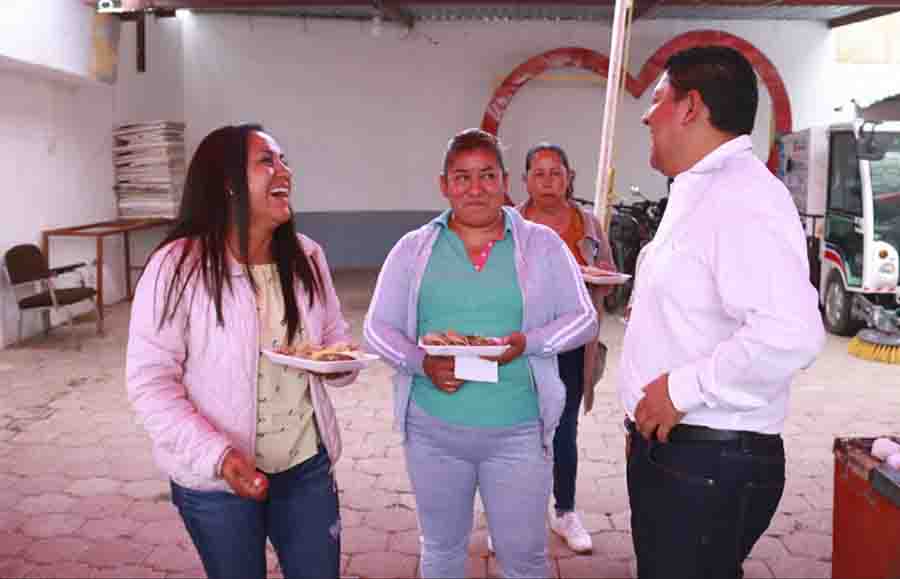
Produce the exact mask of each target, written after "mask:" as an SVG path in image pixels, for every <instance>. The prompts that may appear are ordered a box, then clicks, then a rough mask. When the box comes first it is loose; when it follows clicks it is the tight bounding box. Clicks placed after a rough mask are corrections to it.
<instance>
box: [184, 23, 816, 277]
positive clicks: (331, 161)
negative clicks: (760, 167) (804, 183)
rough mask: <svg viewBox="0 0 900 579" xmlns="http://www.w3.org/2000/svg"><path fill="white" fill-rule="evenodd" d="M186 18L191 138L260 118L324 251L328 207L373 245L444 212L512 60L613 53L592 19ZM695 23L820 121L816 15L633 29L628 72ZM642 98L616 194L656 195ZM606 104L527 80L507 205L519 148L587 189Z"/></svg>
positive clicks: (628, 113)
mask: <svg viewBox="0 0 900 579" xmlns="http://www.w3.org/2000/svg"><path fill="white" fill-rule="evenodd" d="M182 25H183V49H184V70H185V71H186V72H185V75H184V87H185V93H184V94H185V98H184V114H185V118H186V119H187V122H188V138H189V142H190V144H191V145H195V144H196V143H197V142H198V141H199V139H201V138H202V137H203V136H204V135H205V134H207V133H208V132H209V131H210V130H212V129H214V128H216V127H217V126H219V125H221V124H223V123H226V122H234V121H242V120H257V121H260V122H262V123H263V124H265V125H266V126H267V127H269V128H270V130H271V132H272V133H273V134H274V135H275V136H276V138H278V139H279V140H280V141H281V144H282V146H283V147H284V148H285V150H286V151H287V154H288V156H289V157H290V158H291V159H292V161H293V163H294V166H295V168H296V171H297V177H296V179H297V184H296V191H295V194H294V195H295V197H294V206H295V208H296V209H297V211H298V212H299V214H300V215H299V217H300V222H304V220H303V219H302V217H303V215H304V214H307V213H309V214H311V215H310V218H311V219H312V218H314V219H323V220H325V222H326V223H325V225H324V226H323V227H322V228H321V229H322V230H323V232H324V234H325V238H324V239H322V240H321V241H323V242H324V244H325V246H326V248H329V247H330V246H332V245H334V246H340V245H343V242H344V238H345V237H346V231H344V230H342V229H338V228H335V227H330V226H329V225H330V224H333V223H337V221H335V220H336V219H338V218H337V217H331V216H330V215H329V214H331V213H333V212H360V211H363V212H366V213H365V215H366V217H367V219H366V220H359V219H357V220H356V221H357V222H358V228H357V229H355V230H354V232H353V235H354V236H356V237H357V238H359V239H362V240H372V241H374V244H375V245H377V246H383V245H385V243H384V240H383V239H381V238H380V236H383V235H385V234H388V235H390V236H392V237H393V239H396V237H398V236H399V234H400V233H402V231H395V230H394V229H393V225H394V224H397V223H399V222H404V221H407V219H406V218H404V217H400V218H398V216H397V214H398V213H404V212H410V213H409V216H414V215H417V214H418V213H419V212H423V211H424V212H432V213H433V212H434V211H437V210H440V209H442V208H443V207H445V201H444V200H443V198H442V197H441V195H440V193H439V191H438V188H437V186H436V179H437V174H438V171H439V169H440V161H441V156H442V151H443V148H444V146H445V144H446V141H447V139H448V138H449V137H450V136H451V135H452V134H453V133H454V132H456V131H457V130H459V129H461V128H464V127H469V126H476V125H478V124H480V122H481V117H482V115H483V113H484V109H485V106H486V104H487V103H488V101H489V100H490V97H491V94H492V92H493V90H494V88H495V87H496V86H497V84H499V82H500V81H501V80H502V78H503V77H504V76H506V74H508V73H509V72H510V71H512V69H513V68H515V67H516V66H517V65H519V64H521V63H522V62H524V61H525V60H527V59H528V58H530V57H532V56H534V55H536V54H539V53H541V52H544V51H547V50H550V49H554V48H559V47H562V46H573V45H574V46H582V47H586V48H591V49H593V50H596V51H598V52H601V53H604V54H606V53H608V46H609V29H608V28H607V27H605V26H601V25H598V24H594V23H572V22H563V23H550V22H509V23H478V22H475V23H420V24H417V26H416V28H414V29H413V30H412V32H411V33H409V34H407V32H406V31H405V30H402V29H396V28H390V27H388V28H386V29H385V30H384V32H383V33H382V34H381V35H380V36H379V37H373V36H372V35H371V34H370V33H369V26H368V25H367V24H365V23H364V24H360V23H354V22H336V21H321V20H309V21H304V20H298V19H287V18H271V17H269V18H263V17H247V16H228V15H202V14H192V15H190V16H189V17H187V18H184V19H183V20H182ZM698 28H702V29H721V30H726V31H728V32H731V33H732V34H736V35H738V36H741V37H743V38H744V39H746V40H748V41H749V42H751V43H753V44H754V45H755V46H756V47H757V48H759V49H760V50H761V51H762V52H763V53H765V54H766V55H767V56H768V57H769V58H770V59H771V60H772V61H773V62H774V64H775V66H776V67H777V68H778V70H779V71H780V72H781V74H782V76H783V78H784V80H785V83H786V85H787V88H788V91H789V94H790V97H791V100H792V102H793V107H794V119H795V125H796V126H806V125H808V124H811V123H817V122H824V121H825V120H827V119H828V115H829V112H830V109H829V107H828V105H827V103H824V102H823V101H822V99H821V98H820V97H821V89H820V88H818V87H821V86H822V84H823V82H824V79H825V74H826V69H827V67H828V64H829V58H830V55H831V47H830V44H829V41H828V39H829V33H828V30H827V29H826V28H825V26H824V25H820V24H815V23H802V22H799V23H798V22H790V23H788V22H753V23H748V22H699V23H698V22H694V21H647V22H639V23H638V24H637V25H636V26H635V29H634V33H633V38H632V43H631V55H632V64H631V65H630V67H629V68H630V71H631V73H632V74H635V75H636V74H637V73H638V71H639V70H640V66H641V65H642V64H643V62H644V60H645V59H646V58H648V57H649V56H650V55H651V54H653V52H655V51H656V49H657V48H659V47H660V46H662V45H663V44H664V43H665V42H667V41H668V40H670V39H671V38H673V37H674V36H677V35H678V34H681V33H683V32H687V31H690V30H695V29H698ZM573 72H577V71H573ZM569 76H571V75H569ZM650 92H651V91H650V90H648V91H646V92H645V93H644V94H643V95H642V96H641V98H640V99H637V100H636V99H634V98H632V97H630V96H627V95H626V96H625V97H624V102H623V103H622V105H621V108H620V115H619V126H618V132H617V145H616V169H617V175H618V177H617V183H618V189H619V190H620V191H627V190H628V187H629V186H630V185H637V186H639V187H640V189H641V190H642V191H643V192H645V193H646V194H648V195H649V196H658V195H660V194H662V193H663V192H664V190H665V180H664V178H662V176H660V175H658V174H655V173H654V172H653V171H652V170H650V169H649V167H648V165H647V155H648V147H649V141H648V137H647V133H646V130H645V129H644V128H643V127H642V126H641V125H640V116H641V114H642V113H643V111H644V110H645V109H646V108H647V106H648V104H649V101H650ZM604 98H605V85H604V84H602V83H591V82H589V81H584V80H575V81H562V82H560V81H556V82H553V81H544V82H541V81H534V82H532V83H529V84H528V85H526V86H525V87H523V88H522V89H521V90H520V91H519V92H518V93H517V95H516V96H515V98H514V99H513V101H512V104H511V105H510V107H509V108H508V109H507V114H506V117H505V118H504V120H503V123H502V125H501V127H500V136H501V138H502V139H503V141H504V142H505V144H506V145H507V163H508V165H509V168H510V170H511V173H512V176H513V179H512V191H511V194H512V196H513V198H514V199H517V200H518V199H522V198H523V197H524V191H523V188H522V184H521V179H520V175H521V173H522V170H523V163H524V154H525V151H526V150H527V148H528V147H529V146H530V145H531V144H533V143H535V142H536V141H539V140H544V139H548V140H551V141H556V142H558V143H560V144H561V145H563V147H565V148H566V149H567V150H568V151H569V153H570V156H571V158H572V161H573V163H574V166H575V168H576V170H577V172H578V178H577V181H576V186H577V194H578V195H579V196H583V197H589V198H592V197H593V192H594V182H595V179H596V162H597V150H598V147H599V139H600V134H599V127H600V126H601V122H602V112H603V102H604ZM770 106H771V105H770V100H769V98H768V94H766V93H765V91H763V99H762V105H761V107H760V114H759V117H758V122H757V130H756V135H755V139H754V141H755V149H756V150H757V152H758V153H759V154H760V155H761V156H765V155H766V151H767V150H768V147H769V139H770V130H769V127H770V122H771V114H770V110H769V109H770ZM313 216H315V217H313ZM385 220H387V221H385ZM305 222H307V223H308V222H309V219H307V220H305ZM393 239H392V240H393ZM392 240H391V241H392ZM329 257H330V258H331V259H332V261H333V262H334V265H336V266H339V267H340V266H343V265H349V264H354V265H358V256H354V255H344V254H341V253H339V252H337V251H335V250H329ZM373 257H376V258H377V257H378V256H377V255H373ZM379 263H380V259H375V261H373V262H371V265H376V266H377V265H378V264H379Z"/></svg>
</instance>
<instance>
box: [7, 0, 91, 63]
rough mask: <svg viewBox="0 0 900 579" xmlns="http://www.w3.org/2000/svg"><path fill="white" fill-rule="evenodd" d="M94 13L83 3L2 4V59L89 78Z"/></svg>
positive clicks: (38, 0) (19, 0) (20, 0)
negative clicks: (3, 57)
mask: <svg viewBox="0 0 900 579" xmlns="http://www.w3.org/2000/svg"><path fill="white" fill-rule="evenodd" d="M94 13H95V11H94V9H93V8H92V7H90V6H88V5H86V4H85V3H84V2H82V1H80V0H3V1H2V2H0V56H5V57H7V58H10V59H14V60H18V61H20V62H25V63H29V64H32V65H36V66H41V67H44V68H46V69H49V70H52V71H56V72H61V73H65V74H70V75H74V76H78V77H85V78H89V77H90V65H91V56H92V51H93V44H92V39H91V24H92V22H93V18H94Z"/></svg>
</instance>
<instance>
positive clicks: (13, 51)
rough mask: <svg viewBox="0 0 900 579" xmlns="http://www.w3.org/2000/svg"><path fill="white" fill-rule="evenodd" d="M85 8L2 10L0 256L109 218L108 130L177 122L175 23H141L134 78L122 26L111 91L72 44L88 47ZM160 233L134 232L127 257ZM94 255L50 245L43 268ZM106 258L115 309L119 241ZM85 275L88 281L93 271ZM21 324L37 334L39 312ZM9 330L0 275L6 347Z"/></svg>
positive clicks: (110, 241) (11, 315)
mask: <svg viewBox="0 0 900 579" xmlns="http://www.w3.org/2000/svg"><path fill="white" fill-rule="evenodd" d="M63 5H65V6H63ZM51 8H53V9H51ZM84 8H85V7H83V5H82V4H81V3H76V2H74V1H72V0H61V1H59V2H56V1H55V0H28V1H26V2H18V1H15V0H12V1H11V0H3V2H2V3H0V30H2V32H0V151H2V152H3V153H2V154H0V172H2V174H3V175H6V176H7V179H6V183H7V187H6V191H5V193H4V201H5V203H4V211H3V217H0V222H2V227H0V256H2V253H3V252H5V251H6V250H7V249H9V248H10V247H12V246H13V245H16V244H18V243H30V242H33V243H40V239H41V231H42V230H43V229H50V228H55V227H63V226H71V225H81V224H85V223H91V222H95V221H103V220H108V219H113V218H115V216H116V209H115V198H114V194H113V190H112V187H113V171H112V136H111V135H112V127H113V125H114V124H115V123H116V122H119V121H125V120H151V119H156V118H175V119H176V120H180V119H181V118H182V117H183V115H182V112H181V110H182V103H183V90H182V88H181V85H180V78H181V62H182V60H181V50H180V39H181V35H180V30H179V26H178V23H177V22H176V21H175V20H174V19H173V20H171V21H160V22H159V24H160V26H156V25H155V24H156V22H155V21H154V20H153V19H151V20H150V21H149V22H148V27H147V28H148V31H147V32H148V35H147V37H148V57H147V62H148V72H147V73H146V74H145V75H142V76H138V74H137V73H136V71H135V58H134V50H135V49H134V47H135V41H134V34H135V33H134V25H133V24H125V26H124V30H123V50H122V58H123V59H127V60H126V61H124V62H122V64H121V67H120V68H121V70H120V73H119V79H120V81H119V84H118V85H116V86H115V87H112V86H108V85H105V84H101V83H97V82H95V81H93V80H91V79H90V71H89V70H88V68H87V67H88V63H89V61H90V55H89V54H87V55H85V54H82V51H81V48H80V47H82V46H83V44H84V42H83V41H89V40H90V35H91V23H92V20H91V18H90V16H91V15H92V14H93V10H90V9H89V8H88V9H87V10H85V9H84ZM16 9H19V11H20V12H17V11H16ZM45 10H46V12H45ZM85 15H86V16H85ZM16 34H18V35H19V36H15V35H16ZM154 235H155V238H154ZM158 236H159V233H158V232H146V233H144V232H141V233H137V234H134V235H133V237H134V238H136V239H134V241H133V246H134V247H135V250H136V251H135V252H134V254H135V255H134V257H133V259H134V260H135V261H137V260H139V259H141V258H142V256H143V255H145V253H146V250H145V248H146V247H148V246H149V245H151V244H153V243H156V242H158V241H159V239H158ZM94 257H95V242H94V240H93V239H78V238H53V239H52V240H51V242H50V265H51V266H57V265H64V264H67V263H72V262H77V261H86V262H90V261H92V260H93V259H94ZM104 258H105V259H104V261H105V264H104V272H103V280H104V301H105V302H106V303H114V302H116V301H119V300H121V299H122V298H123V297H124V294H125V284H124V266H123V253H122V241H121V237H120V236H116V237H109V238H107V239H106V241H105V242H104ZM88 273H89V274H90V276H91V279H90V282H91V283H93V275H94V268H93V267H90V268H88ZM89 309H90V308H87V307H80V308H77V311H78V312H81V311H86V310H89ZM25 320H26V326H25V330H26V335H31V334H33V333H35V332H36V331H38V330H39V329H40V317H39V316H38V315H37V314H27V315H26V318H25ZM52 321H53V322H54V323H56V322H58V321H59V320H56V319H54V320H52ZM16 331H17V327H16V307H15V302H14V301H13V296H12V294H11V292H10V288H9V284H8V278H7V277H6V275H5V273H4V275H2V276H0V345H3V346H6V345H8V344H10V343H12V342H13V341H14V340H15V339H16Z"/></svg>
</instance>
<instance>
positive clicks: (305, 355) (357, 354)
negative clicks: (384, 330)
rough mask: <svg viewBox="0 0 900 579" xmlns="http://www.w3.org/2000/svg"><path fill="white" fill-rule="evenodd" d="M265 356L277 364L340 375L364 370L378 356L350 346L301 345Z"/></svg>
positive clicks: (271, 352) (279, 349)
mask: <svg viewBox="0 0 900 579" xmlns="http://www.w3.org/2000/svg"><path fill="white" fill-rule="evenodd" d="M263 354H264V355H265V356H266V357H267V358H268V359H269V360H271V361H272V362H274V363H275V364H281V365H283V366H290V367H292V368H298V369H300V370H307V371H309V372H316V373H317V374H339V373H341V372H354V371H356V370H362V369H363V368H365V367H366V366H368V365H369V364H371V363H372V362H374V361H375V360H378V356H376V355H375V354H368V353H366V352H363V351H362V350H360V349H359V348H356V347H354V346H351V345H349V344H343V343H341V344H334V345H332V346H327V347H326V346H312V345H310V344H306V343H303V344H300V345H298V346H288V347H285V348H278V349H277V350H263Z"/></svg>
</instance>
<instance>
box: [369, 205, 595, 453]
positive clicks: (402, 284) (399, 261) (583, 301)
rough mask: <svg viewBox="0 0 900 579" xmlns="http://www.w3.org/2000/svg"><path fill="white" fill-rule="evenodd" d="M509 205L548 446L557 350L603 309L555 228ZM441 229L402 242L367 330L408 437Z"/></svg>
mask: <svg viewBox="0 0 900 579" xmlns="http://www.w3.org/2000/svg"><path fill="white" fill-rule="evenodd" d="M503 211H504V212H505V213H506V216H507V217H508V219H509V221H510V223H511V224H512V235H513V239H514V241H515V261H516V273H517V275H518V279H519V287H520V288H521V290H522V300H523V303H524V313H523V316H522V330H521V331H522V333H523V334H525V337H526V346H525V352H524V354H523V355H525V356H527V357H528V362H529V366H530V368H531V373H532V376H533V378H534V384H535V387H536V389H537V395H538V405H539V407H540V421H541V428H542V431H543V443H544V448H545V449H546V450H547V452H549V449H551V448H552V443H553V434H554V433H555V432H556V425H557V423H558V422H559V417H560V414H562V410H563V406H564V405H565V399H566V391H565V386H564V385H563V383H562V380H561V379H560V377H559V368H558V367H557V360H556V356H557V354H559V353H560V352H565V351H568V350H572V349H574V348H577V347H579V346H581V345H582V344H584V343H586V342H587V341H588V340H590V339H591V338H592V337H594V336H596V335H597V313H596V311H595V310H594V306H593V305H592V304H591V300H590V297H589V296H588V293H587V290H586V288H585V284H584V281H583V280H582V277H581V273H580V270H579V269H578V265H577V264H576V262H575V259H574V258H573V257H572V254H571V253H570V252H569V250H568V249H567V248H566V245H565V243H563V241H562V239H560V237H559V236H558V235H557V234H556V233H555V232H554V231H553V230H552V229H550V228H549V227H545V226H543V225H539V224H537V223H532V222H530V221H526V220H525V219H523V218H522V216H521V215H519V213H518V212H517V211H516V210H514V209H512V208H508V207H504V208H503ZM441 227H443V225H442V224H441V223H440V218H436V219H434V220H432V221H431V222H429V223H427V224H426V225H424V226H422V227H420V228H419V229H416V230H415V231H411V232H409V233H407V234H406V235H404V236H403V237H402V238H401V239H400V241H398V242H397V244H396V245H395V246H394V248H393V249H392V250H391V252H390V253H389V254H388V256H387V258H386V259H385V262H384V265H383V266H382V268H381V273H380V274H379V275H378V282H377V284H376V285H375V293H374V295H373V296H372V302H371V304H370V305H369V311H368V313H367V314H366V320H365V325H364V328H363V336H364V339H365V341H366V345H367V347H368V348H369V349H370V350H371V351H372V352H375V353H377V354H378V355H379V356H381V357H382V358H384V360H385V361H386V362H387V363H388V364H390V365H391V366H392V367H393V368H394V369H395V370H396V373H395V375H394V425H395V427H396V428H397V429H398V430H399V431H400V432H401V433H402V434H403V435H404V437H405V433H406V412H407V409H408V407H409V399H410V385H411V383H412V378H413V375H414V374H423V375H424V373H425V372H424V370H423V369H422V361H423V359H424V358H425V352H424V351H423V350H422V349H421V348H419V347H418V346H417V345H416V342H417V335H416V329H417V327H418V320H417V312H418V302H419V287H420V286H421V284H422V276H423V275H424V273H425V268H426V266H427V265H428V260H429V258H430V257H431V250H432V247H433V246H434V242H435V240H436V239H437V236H438V233H439V232H440V228H441Z"/></svg>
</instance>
